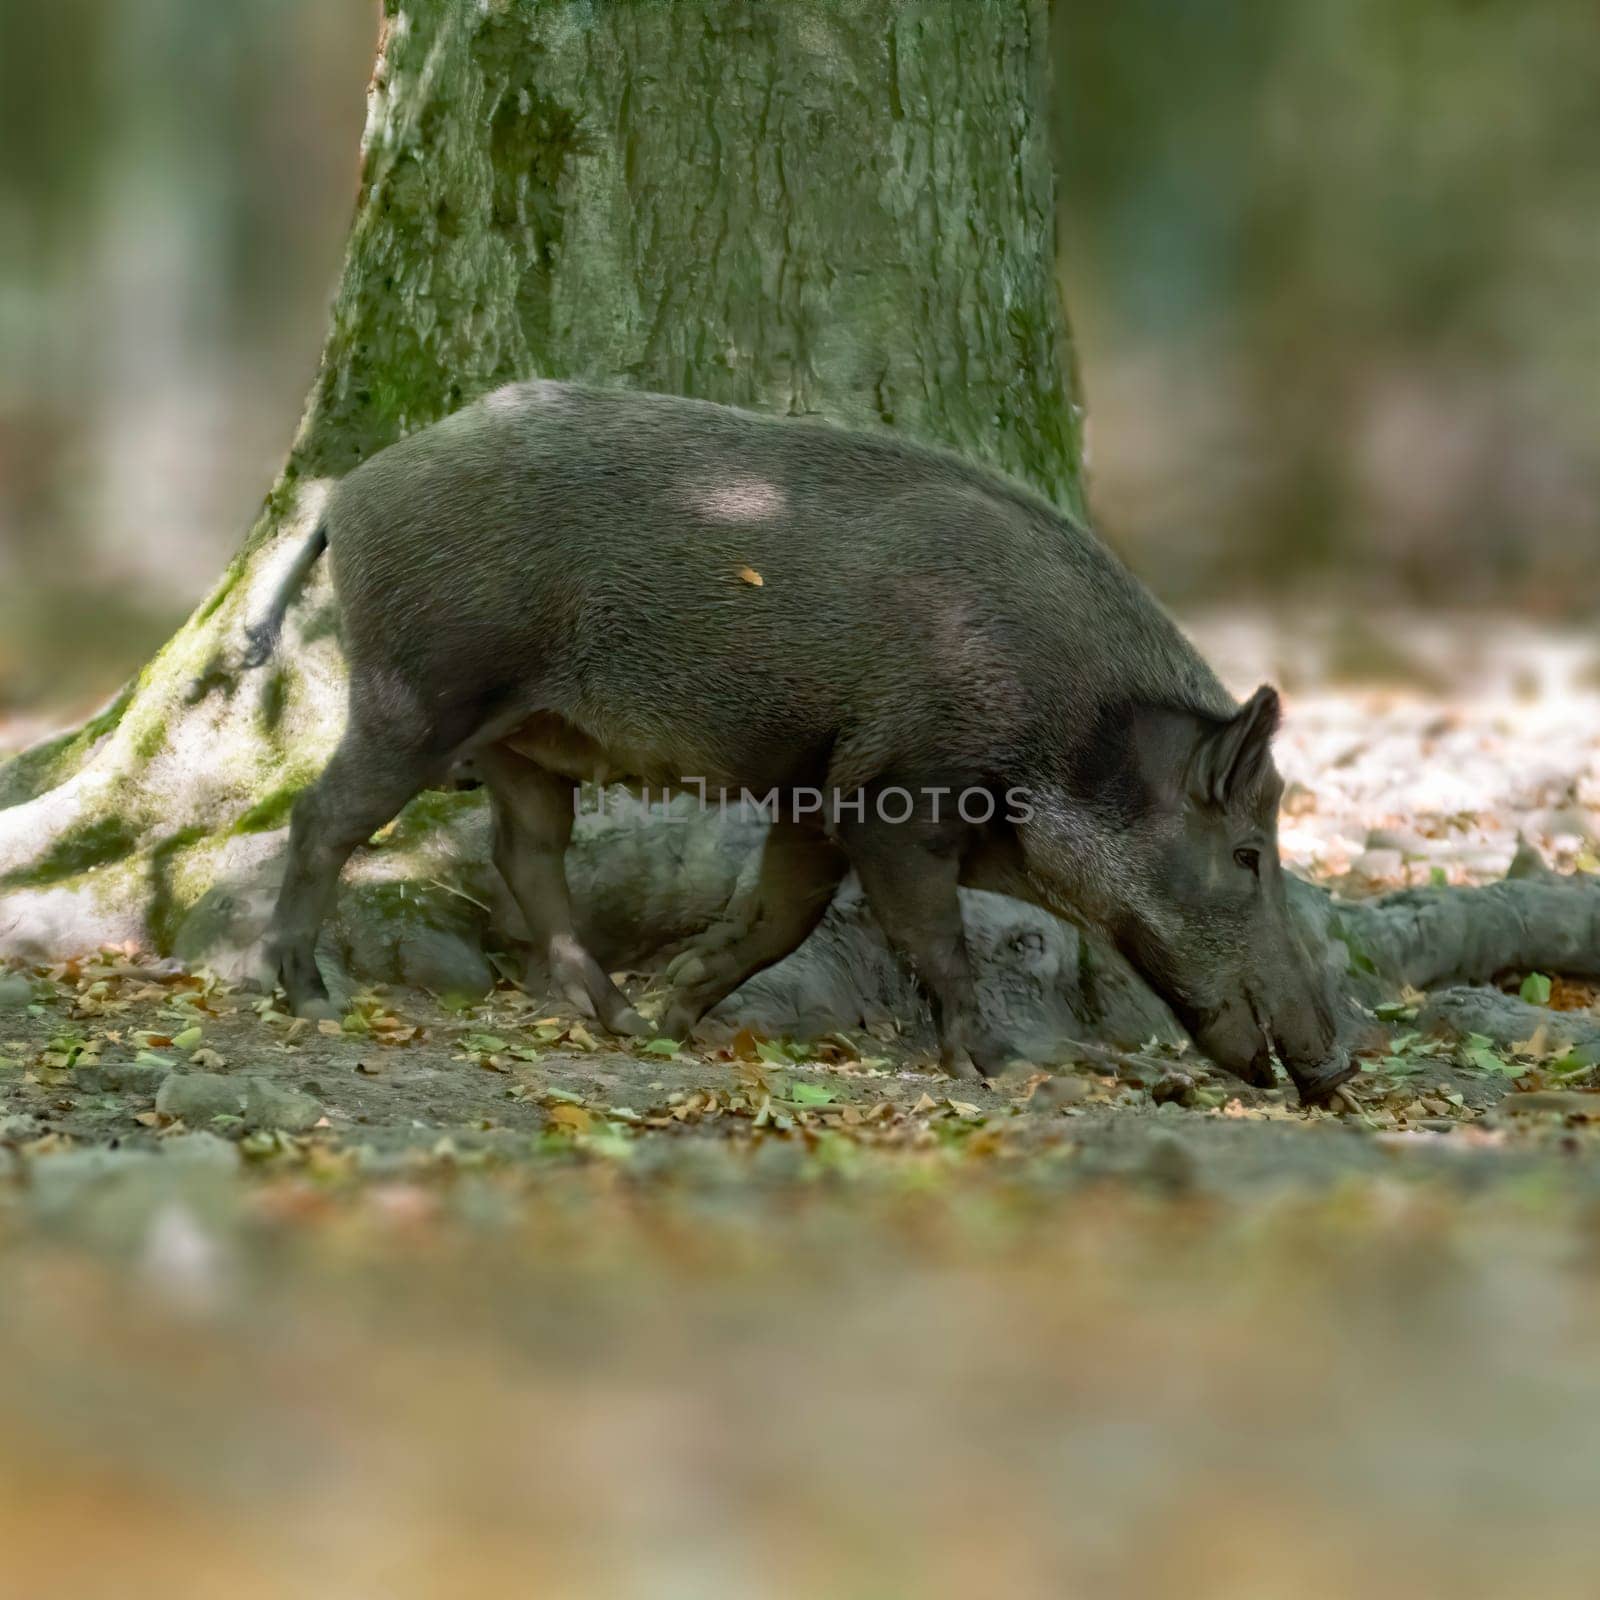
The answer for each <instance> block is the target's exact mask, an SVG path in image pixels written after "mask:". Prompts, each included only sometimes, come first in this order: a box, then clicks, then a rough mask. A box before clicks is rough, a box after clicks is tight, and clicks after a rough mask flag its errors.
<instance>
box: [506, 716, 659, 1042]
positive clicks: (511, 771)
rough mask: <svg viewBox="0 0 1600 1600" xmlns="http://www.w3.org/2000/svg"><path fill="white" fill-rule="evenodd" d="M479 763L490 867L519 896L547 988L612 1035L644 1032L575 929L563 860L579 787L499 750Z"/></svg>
mask: <svg viewBox="0 0 1600 1600" xmlns="http://www.w3.org/2000/svg"><path fill="white" fill-rule="evenodd" d="M476 763H477V766H478V769H479V771H480V772H481V773H482V775H483V781H484V786H485V787H486V788H487V789H488V791H489V796H490V800H491V802H492V807H493V811H494V863H495V865H496V866H497V867H498V868H499V869H500V875H501V876H502V877H503V878H504V879H505V880H506V886H507V887H508V888H509V889H510V890H511V893H512V894H513V895H514V896H515V897H516V902H517V905H518V907H519V908H520V910H521V912H522V918H523V921H524V922H526V923H527V925H528V935H529V937H530V938H531V939H532V941H533V944H534V948H535V949H536V950H538V951H539V953H540V954H541V955H542V956H543V957H544V958H545V960H546V962H547V963H548V964H549V969H550V982H551V983H552V984H553V985H554V987H555V989H556V990H557V991H558V992H559V993H560V994H562V995H564V996H565V997H566V998H567V999H568V1000H570V1001H571V1002H572V1004H573V1005H575V1006H576V1007H577V1008H578V1010H579V1011H581V1012H582V1013H583V1014H584V1015H585V1016H588V1017H596V1018H598V1019H599V1021H600V1022H601V1023H602V1024H603V1025H604V1026H605V1027H606V1028H608V1029H610V1031H611V1032H612V1033H623V1034H635V1035H643V1034H647V1033H649V1032H650V1025H649V1023H647V1022H646V1021H645V1020H644V1018H643V1017H641V1016H640V1015H639V1013H638V1012H637V1011H635V1010H634V1009H633V1007H632V1006H630V1005H629V1004H628V997H627V996H626V995H625V994H623V993H622V991H621V990H620V989H619V988H617V986H616V985H615V984H614V983H613V982H612V981H611V979H610V978H609V977H608V976H607V975H606V972H605V969H604V968H603V967H602V966H601V965H600V963H599V962H598V961H596V960H595V958H594V957H593V956H592V955H590V954H589V952H588V951H587V950H586V949H585V948H584V947H583V945H582V944H581V943H580V942H579V939H578V936H577V933H576V931H575V929H574V927H573V920H572V897H571V894H570V893H569V891H568V888H567V870H566V863H565V859H564V858H565V856H566V853H567V845H568V844H569V842H570V841H571V839H572V821H573V810H572V794H573V790H574V789H575V788H576V785H575V784H574V783H573V782H572V781H571V779H569V778H562V777H558V776H557V775H556V774H555V773H553V772H548V771H546V770H545V768H543V767H540V766H537V765H535V764H534V763H533V762H532V761H529V760H527V759H526V758H525V757H523V756H519V755H517V754H516V753H515V752H514V751H510V750H507V749H506V748H505V747H504V746H503V745H496V746H494V747H493V748H491V749H488V750H485V751H482V752H480V753H479V755H478V756H477V758H476Z"/></svg>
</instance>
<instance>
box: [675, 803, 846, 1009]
mask: <svg viewBox="0 0 1600 1600" xmlns="http://www.w3.org/2000/svg"><path fill="white" fill-rule="evenodd" d="M846 866H847V863H846V861H845V858H844V855H843V852H841V850H840V849H839V847H838V845H836V844H835V843H834V842H833V841H832V840H831V839H828V838H826V837H825V836H824V835H823V834H822V833H820V832H819V831H817V830H815V829H808V828H805V827H802V826H800V825H798V824H796V823H794V822H791V821H784V820H782V819H780V820H779V821H777V822H776V823H774V824H773V826H772V828H771V830H770V832H769V833H768V834H767V839H766V843H765V844H764V845H763V846H762V851H761V873H760V877H759V879H758V881H757V883H756V887H755V893H754V895H753V896H752V897H751V900H750V902H749V904H747V905H746V906H744V907H742V908H741V916H740V918H739V920H738V922H737V923H735V924H734V925H732V926H731V927H730V928H724V929H715V928H714V929H711V930H710V931H709V932H708V933H706V934H704V935H702V936H701V937H700V938H699V939H697V940H695V941H694V942H693V943H692V944H690V945H689V947H688V948H687V949H686V950H684V951H683V953H682V954H681V955H679V956H677V957H676V958H674V960H673V961H672V962H671V964H670V965H669V966H668V967H667V973H666V976H667V981H668V982H669V983H671V984H672V986H673V994H672V998H671V1000H670V1001H669V1002H668V1005H667V1009H666V1012H665V1013H664V1015H663V1016H662V1019H661V1031H662V1032H663V1033H664V1034H666V1036H667V1037H668V1038H669V1039H682V1038H685V1037H687V1035H688V1032H689V1030H690V1028H692V1027H693V1026H694V1024H695V1023H696V1022H697V1021H699V1019H700V1018H701V1017H702V1016H704V1015H705V1013H706V1012H708V1011H709V1010H711V1008H712V1007H713V1006H715V1005H717V1004H718V1003H719V1002H720V1001H722V1000H725V999H726V998H727V997H728V996H729V995H730V994H732V993H733V991H734V990H735V989H737V988H738V987H739V985H740V984H742V983H743V982H744V981H745V980H746V979H747V978H752V977H754V976H755V974H756V973H758V972H760V971H761V970H762V969H763V968H764V967H770V966H771V965H772V964H773V963H774V962H777V961H781V960H783V958H784V957H785V956H786V955H788V954H790V952H791V951H794V950H797V949H798V948H799V947H800V945H801V943H802V942H803V941H804V940H805V937H806V935H807V934H809V933H810V932H811V930H812V929H813V928H814V927H816V925H817V924H818V923H819V922H820V921H821V920H822V916H823V913H824V912H825V911H826V910H827V909H828V905H829V903H830V902H831V901H832V899H833V895H834V891H835V890H836V889H837V888H838V887H839V880H840V879H841V878H843V877H844V874H845V869H846Z"/></svg>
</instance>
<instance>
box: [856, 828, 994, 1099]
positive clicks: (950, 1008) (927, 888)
mask: <svg viewBox="0 0 1600 1600" xmlns="http://www.w3.org/2000/svg"><path fill="white" fill-rule="evenodd" d="M868 810H869V812H872V811H874V810H875V807H874V806H873V805H871V804H870V803H869V806H868ZM971 832H972V830H971V828H970V827H969V826H968V825H967V824H966V823H963V822H959V821H956V820H950V821H942V822H940V821H933V820H931V819H927V818H924V817H921V816H914V817H912V818H911V819H909V820H908V821H906V822H903V823H898V824H897V823H889V822H885V821H883V820H882V819H881V817H879V816H877V815H869V816H868V817H867V818H866V820H865V821H860V822H851V823H849V824H848V825H846V826H844V827H842V828H841V829H840V833H841V836H842V837H843V840H844V845H845V849H846V850H847V851H848V852H849V855H850V862H851V865H852V866H854V867H855V869H856V872H857V874H858V875H859V876H860V879H861V887H862V888H863V889H864V890H865V891H866V895H867V903H868V904H869V905H870V906H871V907H872V911H873V915H874V916H876V917H877V919H878V922H879V924H880V926H881V927H882V928H883V931H884V933H885V934H886V935H887V936H888V938H889V942H890V943H891V944H893V945H894V946H895V948H896V949H897V950H898V951H899V952H900V953H901V954H902V955H903V956H904V957H906V959H907V960H909V961H910V963H911V965H912V968H913V969H914V970H915V972H916V974H917V976H918V978H920V979H921V981H922V985H923V987H924V988H925V989H926V990H927V993H928V1000H929V1003H930V1004H931V1006H932V1007H933V1020H934V1025H935V1027H936V1028H937V1029H938V1032H939V1064H940V1065H941V1066H942V1067H943V1068H944V1070H945V1071H946V1072H948V1073H950V1074H952V1075H953V1076H955V1077H958V1078H970V1077H973V1076H975V1075H976V1073H981V1074H982V1075H983V1076H984V1077H990V1076H992V1075H993V1074H994V1073H996V1072H999V1071H1000V1070H1001V1068H1003V1067H1004V1066H1005V1064H1006V1060H1007V1059H1008V1052H1007V1051H1006V1050H1005V1048H1004V1047H1003V1046H1002V1045H1000V1044H998V1043H997V1042H995V1041H994V1040H992V1039H989V1038H987V1037H986V1035H985V1033H984V1029H983V1025H982V1023H981V1021H980V1019H979V1015H978V997H977V987H976V985H975V984H974V982H973V977H972V962H971V960H970V958H969V957H968V955H967V941H966V935H965V933H964V932H963V930H962V926H961V900H960V897H959V896H958V895H957V893H956V886H957V884H958V882H959V881H960V878H961V869H962V857H963V855H964V853H965V851H966V848H967V846H968V844H969V843H970V841H971Z"/></svg>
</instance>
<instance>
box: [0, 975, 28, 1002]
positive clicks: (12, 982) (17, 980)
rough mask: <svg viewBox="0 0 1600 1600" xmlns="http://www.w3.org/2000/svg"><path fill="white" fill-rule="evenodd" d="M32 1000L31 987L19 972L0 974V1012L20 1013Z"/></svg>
mask: <svg viewBox="0 0 1600 1600" xmlns="http://www.w3.org/2000/svg"><path fill="white" fill-rule="evenodd" d="M32 999H33V985H32V984H31V983H29V982H28V980H27V979H26V978H24V977H23V976H22V974H21V973H20V972H0V1011H20V1010H21V1009H22V1008H23V1007H24V1006H25V1005H27V1004H28V1003H29V1002H30V1001H31V1000H32Z"/></svg>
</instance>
